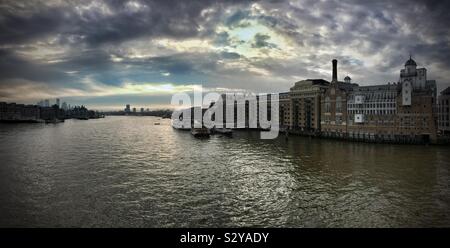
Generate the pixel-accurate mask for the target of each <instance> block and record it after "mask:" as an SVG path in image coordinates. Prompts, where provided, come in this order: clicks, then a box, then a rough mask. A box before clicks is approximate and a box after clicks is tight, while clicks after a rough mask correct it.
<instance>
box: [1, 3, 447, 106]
mask: <svg viewBox="0 0 450 248" xmlns="http://www.w3.org/2000/svg"><path fill="white" fill-rule="evenodd" d="M448 9H450V2H449V1H425V0H417V1H412V0H409V1H408V0H398V1H388V0H382V1H369V0H363V1H360V0H358V1H357V0H347V1H315V0H299V1H237V0H236V1H217V0H190V1H179V0H176V1H175V0H161V1H158V0H153V1H150V0H149V1H143V0H136V1H119V0H106V1H95V0H80V1H13V0H9V1H1V3H0V91H2V89H6V88H7V87H9V88H10V87H19V86H20V85H19V84H20V82H23V84H24V85H26V86H29V85H30V84H33V82H36V84H37V85H38V84H39V85H42V84H48V85H58V87H59V88H64V87H66V88H71V89H82V88H83V87H86V84H83V83H80V82H84V81H86V79H89V80H93V81H95V82H97V83H99V84H104V85H112V86H120V85H122V84H123V83H124V82H125V81H135V82H171V83H174V84H186V83H195V82H202V83H204V84H206V85H205V86H211V87H213V86H214V87H224V88H238V87H246V88H247V89H249V90H255V91H283V90H287V89H288V88H289V87H290V86H291V85H292V83H293V81H296V80H300V79H302V78H309V77H322V78H325V79H329V73H327V71H329V67H330V60H331V59H332V58H337V59H338V60H339V69H340V75H342V74H347V73H349V74H351V76H352V78H353V79H355V80H357V81H358V82H360V83H363V84H364V83H373V82H376V83H385V82H387V81H394V80H397V79H398V72H399V70H400V69H401V67H402V66H403V64H404V62H405V60H406V59H407V58H408V56H409V53H412V55H413V57H414V58H415V59H416V61H417V62H418V64H419V66H425V67H426V68H427V69H428V72H429V77H430V79H437V80H438V84H439V85H440V87H441V88H442V87H444V86H445V85H446V84H447V85H448V77H450V73H449V71H450V56H448V55H449V54H450V31H449V28H448V26H449V25H450V15H448V13H447V12H448ZM255 25H260V26H264V27H266V28H267V29H269V30H270V31H271V33H264V31H261V30H257V31H256V32H254V33H252V36H251V37H250V38H249V40H245V37H240V36H239V35H243V36H245V35H246V34H247V33H246V32H250V31H251V29H252V28H255V27H254V26H255ZM237 29H244V30H245V29H248V30H250V31H248V30H247V31H240V32H241V33H240V34H239V35H236V33H237V32H233V31H236V30H237ZM153 39H167V40H168V41H169V42H167V43H165V45H161V44H159V43H152V41H151V40H153ZM190 40H194V41H195V40H202V41H206V43H205V44H201V45H198V47H195V49H194V48H190V47H189V46H192V45H189V46H188V48H183V45H180V46H181V48H179V47H177V44H176V42H183V41H190ZM280 40H287V43H286V44H288V45H286V44H284V45H283V44H280V43H278V42H279V41H280ZM129 42H135V43H129ZM194 43H195V42H194ZM159 46H162V47H159ZM208 46H212V47H208ZM249 49H254V50H257V51H262V52H261V53H257V52H256V53H255V52H254V51H249ZM274 51H275V52H274ZM280 53H281V55H280ZM19 79H20V80H19ZM89 80H88V81H89ZM242 82H246V83H245V84H244V83H242ZM5 92H6V91H2V92H0V98H4V96H6V95H8V97H11V98H12V97H13V93H11V92H12V91H8V92H7V93H5Z"/></svg>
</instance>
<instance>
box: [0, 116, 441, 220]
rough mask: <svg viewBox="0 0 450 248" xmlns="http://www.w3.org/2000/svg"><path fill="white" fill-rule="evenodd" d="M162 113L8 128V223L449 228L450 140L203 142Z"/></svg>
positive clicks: (0, 200) (4, 215)
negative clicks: (421, 143)
mask: <svg viewBox="0 0 450 248" xmlns="http://www.w3.org/2000/svg"><path fill="white" fill-rule="evenodd" d="M156 121H157V118H155V117H108V118H105V119H98V120H89V121H81V120H69V121H66V122H65V123H61V124H56V125H41V124H36V125H29V124H26V125H3V124H2V125H0V141H1V143H0V158H1V163H0V226H44V227H54V226H56V227H59V226H63V227H210V226H212V227H240V226H257V227H260V226H262V227H266V226H270V227H272V226H275V227H353V226H357V227H374V226H375V227H378V226H380V227H398V226H412V227H415V226H450V185H449V182H450V175H449V169H450V153H449V148H448V147H437V146H407V145H380V144H364V143H348V142H340V141H330V140H319V139H310V138H305V137H292V136H291V137H290V138H289V139H288V140H286V139H285V138H284V137H280V138H279V139H277V140H260V139H259V133H257V132H246V131H238V132H235V135H234V137H233V138H226V137H219V136H212V138H211V139H209V140H199V139H195V138H193V137H192V136H191V135H190V133H189V132H183V131H177V130H173V129H172V127H171V126H170V121H169V120H162V121H158V122H161V125H159V126H158V125H153V123H154V122H156Z"/></svg>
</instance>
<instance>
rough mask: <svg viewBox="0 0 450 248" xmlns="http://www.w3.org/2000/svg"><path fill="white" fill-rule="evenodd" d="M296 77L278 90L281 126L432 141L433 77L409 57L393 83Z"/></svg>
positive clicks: (387, 139)
mask: <svg viewBox="0 0 450 248" xmlns="http://www.w3.org/2000/svg"><path fill="white" fill-rule="evenodd" d="M332 63H333V73H332V80H331V83H328V82H327V81H326V80H322V79H314V80H311V79H308V80H304V81H300V82H297V83H296V84H295V85H294V87H292V88H291V89H290V91H289V92H286V93H281V94H280V126H281V127H283V128H285V129H286V130H289V132H294V133H298V132H300V133H305V132H306V133H309V134H314V135H321V136H324V137H335V138H344V139H352V140H362V141H377V142H395V143H430V142H431V143H434V142H436V139H437V105H436V100H437V99H436V82H435V81H434V80H427V75H426V74H427V73H426V72H427V71H426V69H425V68H417V64H416V62H415V61H414V60H413V59H412V58H410V59H409V60H408V61H407V62H406V63H405V68H404V69H402V70H401V71H400V79H399V82H398V83H388V84H383V85H372V86H359V85H358V84H355V83H352V82H351V78H350V77H349V76H346V77H345V79H344V81H343V82H342V81H339V80H338V77H337V61H336V60H333V61H332Z"/></svg>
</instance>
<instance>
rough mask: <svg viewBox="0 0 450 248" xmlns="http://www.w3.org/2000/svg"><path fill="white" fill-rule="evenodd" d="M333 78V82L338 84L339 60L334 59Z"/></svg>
mask: <svg viewBox="0 0 450 248" xmlns="http://www.w3.org/2000/svg"><path fill="white" fill-rule="evenodd" d="M332 62H333V78H332V80H331V82H337V60H336V59H333V61H332Z"/></svg>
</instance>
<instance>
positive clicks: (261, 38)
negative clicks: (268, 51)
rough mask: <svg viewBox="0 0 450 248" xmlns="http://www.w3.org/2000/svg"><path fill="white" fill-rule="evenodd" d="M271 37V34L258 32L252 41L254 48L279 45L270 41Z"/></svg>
mask: <svg viewBox="0 0 450 248" xmlns="http://www.w3.org/2000/svg"><path fill="white" fill-rule="evenodd" d="M269 39H270V36H269V35H266V34H260V33H257V34H256V35H255V37H254V42H253V43H252V47H254V48H264V47H267V48H275V47H277V45H275V44H273V43H270V42H268V40H269Z"/></svg>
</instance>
